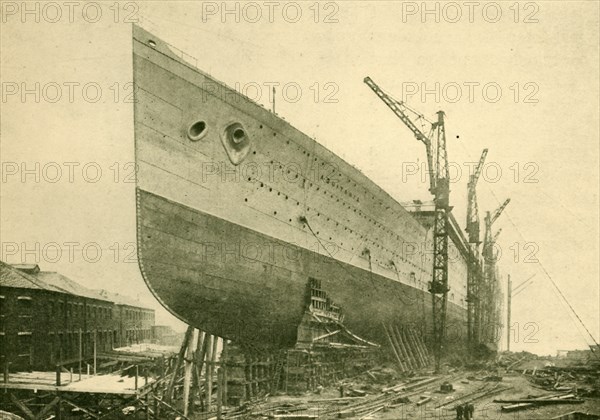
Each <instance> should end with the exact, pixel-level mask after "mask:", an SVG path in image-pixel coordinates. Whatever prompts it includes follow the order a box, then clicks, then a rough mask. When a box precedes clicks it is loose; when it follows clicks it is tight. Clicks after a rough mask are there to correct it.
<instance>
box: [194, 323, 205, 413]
mask: <svg viewBox="0 0 600 420" xmlns="http://www.w3.org/2000/svg"><path fill="white" fill-rule="evenodd" d="M205 336H206V333H205V332H204V331H200V330H198V338H197V339H196V348H195V350H194V367H193V374H192V390H193V391H192V395H194V392H195V394H196V395H197V396H198V398H199V399H200V400H202V381H201V376H202V375H201V373H202V364H203V363H204V355H203V354H202V348H203V347H204V338H205ZM192 398H193V397H192ZM193 409H194V404H192V405H191V410H192V411H193Z"/></svg>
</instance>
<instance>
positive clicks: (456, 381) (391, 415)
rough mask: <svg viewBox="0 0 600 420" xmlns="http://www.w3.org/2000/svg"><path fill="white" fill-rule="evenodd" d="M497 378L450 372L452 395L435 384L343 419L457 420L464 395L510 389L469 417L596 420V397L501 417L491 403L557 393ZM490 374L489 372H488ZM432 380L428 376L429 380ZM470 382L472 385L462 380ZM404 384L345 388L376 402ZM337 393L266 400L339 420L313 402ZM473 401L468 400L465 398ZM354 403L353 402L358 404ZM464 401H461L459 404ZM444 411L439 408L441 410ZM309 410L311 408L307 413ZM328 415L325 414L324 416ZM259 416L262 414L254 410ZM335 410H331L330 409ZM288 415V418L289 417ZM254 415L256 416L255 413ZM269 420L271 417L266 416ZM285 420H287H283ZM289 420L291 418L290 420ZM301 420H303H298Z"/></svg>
mask: <svg viewBox="0 0 600 420" xmlns="http://www.w3.org/2000/svg"><path fill="white" fill-rule="evenodd" d="M545 364H546V361H544V360H535V361H528V362H527V363H526V364H524V367H523V369H525V368H528V369H533V368H535V367H537V368H538V369H541V368H543V367H544V366H545ZM497 373H498V376H501V380H500V381H483V380H481V379H482V377H481V376H482V375H481V372H480V373H479V375H477V374H474V373H472V372H469V371H464V370H460V371H456V372H454V373H453V380H450V381H449V382H450V383H451V384H452V386H453V388H454V390H453V391H452V392H450V393H440V392H437V391H438V389H439V383H435V384H433V385H432V386H430V387H427V389H426V390H423V391H420V392H417V393H416V394H415V395H412V396H410V397H409V399H410V402H406V403H404V404H394V405H396V406H395V407H393V408H385V409H383V410H380V411H378V412H376V413H373V414H370V415H365V414H364V413H361V414H360V415H356V416H346V417H345V418H349V419H364V420H366V419H382V420H405V419H406V420H409V419H456V411H455V408H454V407H455V406H456V405H457V403H456V402H457V401H459V400H460V398H461V397H462V396H466V395H467V394H470V393H474V392H477V391H480V390H482V389H485V390H492V389H500V388H505V387H510V389H506V390H504V391H502V392H500V393H496V394H493V395H489V396H485V397H482V398H480V399H477V400H476V401H474V402H473V404H474V407H475V413H474V416H473V419H474V420H479V419H486V420H492V419H493V420H495V419H502V420H524V419H532V420H533V419H543V420H549V419H553V418H555V417H558V416H561V415H565V414H568V413H572V412H581V413H587V414H594V415H598V416H600V398H598V397H595V398H592V397H583V399H584V400H585V402H584V403H579V404H557V405H546V406H539V407H532V408H526V409H521V410H519V411H514V412H505V411H502V409H501V407H502V406H504V405H507V404H504V403H494V402H493V400H494V399H523V398H535V397H541V396H546V395H556V394H557V392H556V391H554V392H553V391H546V390H544V389H542V388H541V387H539V386H537V385H535V384H534V383H532V382H530V380H529V379H528V376H527V375H523V374H522V369H519V370H518V371H513V372H509V373H506V372H503V371H500V370H499V371H498V372H497ZM488 374H489V371H488ZM433 376H434V375H431V377H433ZM467 377H470V380H468V379H466V378H467ZM400 382H402V381H401V380H395V381H393V382H392V383H387V384H382V383H380V384H377V383H369V382H368V381H360V380H358V381H356V382H355V383H354V384H351V385H349V386H348V387H347V389H352V388H353V389H360V390H364V391H366V392H367V395H366V396H365V397H364V398H365V399H368V398H370V397H374V396H376V395H382V393H381V390H382V389H383V388H385V387H388V386H393V385H394V384H396V383H400ZM477 395H478V394H474V395H473V396H477ZM339 397H340V393H339V390H338V389H336V388H329V387H328V388H324V389H323V390H321V392H320V393H319V394H318V395H316V394H314V393H305V394H303V395H298V396H295V397H294V396H289V395H286V396H283V395H282V396H279V397H270V398H269V399H268V404H269V405H270V404H273V405H277V404H282V405H288V406H289V407H293V406H298V407H301V406H302V407H305V408H307V409H304V410H299V411H297V410H291V413H294V412H295V413H296V414H298V415H302V414H304V415H306V414H313V415H317V418H318V419H330V418H332V419H333V418H338V415H337V411H339V410H344V405H341V404H340V405H337V404H335V403H333V405H332V403H330V402H323V403H318V402H316V400H321V399H322V400H329V399H335V398H339ZM427 397H431V400H430V401H428V402H426V403H424V404H421V405H417V402H418V401H419V400H420V399H422V398H427ZM468 398H472V397H467V399H468ZM360 400H361V399H360V398H358V399H356V400H352V402H354V401H360ZM462 402H464V400H463V401H462ZM443 404H446V405H444V406H443V407H440V406H441V405H443ZM332 406H333V407H337V408H338V410H337V411H336V412H335V413H332V412H331V407H332ZM309 407H310V408H309ZM328 409H329V412H328V413H325V412H326V411H328ZM258 411H259V412H260V410H258ZM268 411H269V410H265V411H263V414H265V413H266V412H268ZM334 411H335V410H334ZM272 413H273V412H271V413H270V414H272ZM291 413H290V414H289V415H292V414H291ZM254 414H255V415H256V414H258V413H257V412H256V411H254ZM269 417H271V418H273V417H274V416H269ZM269 417H261V416H260V415H259V416H258V417H256V416H253V417H252V418H255V419H256V418H269ZM248 418H250V417H248ZM282 418H285V417H282ZM289 418H293V417H289ZM298 418H302V417H298Z"/></svg>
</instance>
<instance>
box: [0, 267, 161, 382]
mask: <svg viewBox="0 0 600 420" xmlns="http://www.w3.org/2000/svg"><path fill="white" fill-rule="evenodd" d="M153 326H154V310H153V309H149V308H146V307H144V306H143V305H142V304H141V303H140V302H138V301H135V300H133V299H131V298H128V297H125V296H122V295H118V294H115V293H110V292H107V291H104V290H101V291H97V290H91V289H88V288H85V287H83V286H81V285H80V284H78V283H76V282H75V281H73V280H71V279H69V278H67V277H65V276H63V275H61V274H59V273H56V272H48V271H41V270H40V267H39V266H38V265H34V264H16V265H9V264H6V263H4V262H1V261H0V365H1V366H3V368H4V367H5V366H7V364H8V367H9V370H10V371H18V370H31V369H39V370H43V369H49V368H52V367H54V366H55V365H56V364H57V363H60V364H64V363H68V362H69V361H73V362H74V361H77V360H79V357H80V352H81V357H82V358H83V359H86V358H90V357H92V356H93V353H94V346H95V348H96V352H104V351H110V350H112V349H113V348H118V347H124V346H127V345H131V344H135V343H141V342H144V341H150V339H151V337H152V327H153Z"/></svg>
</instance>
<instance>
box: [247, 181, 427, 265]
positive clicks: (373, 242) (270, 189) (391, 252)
mask: <svg viewBox="0 0 600 420" xmlns="http://www.w3.org/2000/svg"><path fill="white" fill-rule="evenodd" d="M248 180H249V181H250V180H251V178H249V179H248ZM260 187H265V184H264V183H263V182H261V183H260ZM268 188H269V192H273V187H268ZM257 189H259V188H258V187H257ZM277 195H281V192H279V191H277ZM284 196H285V199H286V200H287V199H288V198H289V197H288V195H287V194H285V195H284ZM292 200H294V199H292ZM244 201H245V202H248V198H245V199H244ZM294 201H296V205H300V202H299V201H297V200H294ZM307 211H308V212H310V211H311V208H310V207H307ZM273 214H274V215H277V211H274V213H273ZM320 216H321V212H320V211H317V217H320ZM323 216H326V215H325V214H323ZM326 217H327V216H326ZM330 220H331V218H330V217H327V221H330ZM289 222H290V223H291V222H292V219H289ZM335 223H336V226H339V222H337V221H336V222H335ZM344 230H345V231H348V230H349V231H350V233H351V234H352V233H354V231H353V230H352V229H351V228H348V227H346V226H344ZM316 233H317V235H318V234H320V232H316ZM357 234H358V233H357ZM358 235H359V237H360V239H362V240H365V241H367V242H369V241H370V242H371V243H372V244H373V245H375V246H376V247H377V248H381V249H384V250H386V251H387V252H388V253H390V254H392V255H394V256H396V257H397V258H400V259H401V260H402V261H406V263H408V264H411V265H412V266H414V267H417V268H419V266H418V265H417V264H415V263H413V262H412V261H410V260H408V259H406V260H405V259H404V258H402V257H400V256H398V254H396V253H395V252H393V251H392V250H390V249H388V248H386V247H385V246H382V245H380V244H378V243H376V242H375V241H372V240H369V239H367V238H366V237H365V236H363V235H360V234H358ZM329 239H330V240H332V238H331V237H329ZM340 246H343V242H342V243H341V244H340ZM353 250H354V248H352V251H353ZM377 262H378V260H377Z"/></svg>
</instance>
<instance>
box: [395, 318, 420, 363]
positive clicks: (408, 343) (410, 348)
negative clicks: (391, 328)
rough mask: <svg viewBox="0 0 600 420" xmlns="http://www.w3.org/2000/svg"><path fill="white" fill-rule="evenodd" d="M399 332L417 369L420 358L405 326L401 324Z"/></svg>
mask: <svg viewBox="0 0 600 420" xmlns="http://www.w3.org/2000/svg"><path fill="white" fill-rule="evenodd" d="M399 333H400V336H401V337H402V341H404V344H405V345H406V348H407V349H408V351H409V352H410V354H411V356H412V358H413V360H414V361H415V367H416V368H417V369H418V368H420V367H421V366H422V364H421V359H420V358H419V354H418V353H417V351H416V349H415V347H414V346H413V343H412V340H411V339H410V338H409V336H408V334H407V333H406V328H404V326H403V325H402V326H401V327H400V331H399Z"/></svg>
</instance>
